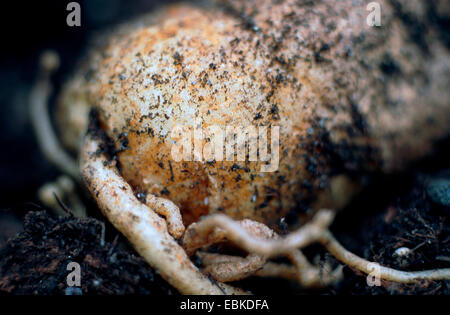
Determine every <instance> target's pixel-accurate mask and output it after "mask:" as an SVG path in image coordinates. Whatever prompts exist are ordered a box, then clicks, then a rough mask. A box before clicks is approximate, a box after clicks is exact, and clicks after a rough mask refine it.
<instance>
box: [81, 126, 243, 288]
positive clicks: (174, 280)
mask: <svg viewBox="0 0 450 315" xmlns="http://www.w3.org/2000/svg"><path fill="white" fill-rule="evenodd" d="M99 144H100V143H99V140H97V139H94V138H93V137H92V136H91V135H87V136H86V138H85V141H84V144H83V148H82V156H81V167H82V174H83V179H84V181H85V183H86V185H87V187H88V188H89V190H90V192H91V194H92V196H94V198H95V199H96V201H97V203H98V205H99V207H100V209H101V210H102V212H103V214H104V215H105V216H106V217H107V218H108V220H109V221H110V222H111V223H112V224H113V225H114V226H115V227H116V228H117V229H118V230H119V231H120V232H121V233H123V234H124V235H125V236H126V237H127V238H128V240H129V241H130V242H131V243H132V244H133V246H134V247H135V249H136V251H137V252H138V253H139V254H140V255H141V256H142V257H143V258H144V259H145V260H146V261H147V262H148V263H149V264H150V265H151V266H152V267H154V268H156V269H157V270H158V271H159V272H160V273H161V276H162V277H163V278H164V279H166V280H167V281H168V282H169V283H170V284H171V285H173V286H174V287H175V288H177V289H178V290H179V291H180V292H181V293H183V294H224V293H225V294H241V293H245V292H243V291H241V290H239V289H236V288H233V287H231V286H229V285H226V284H218V283H214V282H212V281H211V280H210V279H208V278H207V277H206V276H204V275H203V274H202V273H201V272H200V271H199V270H198V269H197V267H195V266H194V265H193V264H192V262H191V261H190V260H189V257H188V256H187V255H186V253H185V252H184V250H183V248H181V247H180V245H178V243H177V242H176V241H175V239H174V238H173V237H172V236H171V235H170V234H169V233H168V230H167V224H166V222H165V220H164V219H163V218H161V217H160V216H158V214H156V213H155V212H154V211H152V210H151V209H150V208H149V207H148V206H146V205H145V204H143V203H141V202H140V201H139V200H138V199H137V198H136V197H135V196H134V193H133V191H132V188H131V187H130V185H129V184H128V183H126V182H125V181H124V179H123V178H122V177H121V176H120V175H119V174H118V172H117V168H116V167H115V166H113V165H109V164H108V161H107V159H106V157H105V155H104V154H103V153H101V152H100V151H99Z"/></svg>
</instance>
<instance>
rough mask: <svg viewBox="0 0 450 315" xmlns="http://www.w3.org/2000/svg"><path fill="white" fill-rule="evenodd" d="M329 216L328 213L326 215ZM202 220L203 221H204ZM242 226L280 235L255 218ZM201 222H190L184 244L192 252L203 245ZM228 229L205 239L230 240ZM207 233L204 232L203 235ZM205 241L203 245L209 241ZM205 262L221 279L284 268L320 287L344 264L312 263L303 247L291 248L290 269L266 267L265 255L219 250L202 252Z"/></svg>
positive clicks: (261, 234) (261, 235)
mask: <svg viewBox="0 0 450 315" xmlns="http://www.w3.org/2000/svg"><path fill="white" fill-rule="evenodd" d="M323 218H324V219H326V217H325V216H324V217H323ZM203 222H204V221H202V222H201V223H200V224H203ZM237 223H238V224H239V225H240V227H241V228H242V229H244V230H245V231H246V232H248V233H250V234H251V235H252V236H253V237H256V238H257V239H260V240H261V239H266V240H270V239H279V236H278V235H277V234H276V233H275V232H274V231H273V230H271V229H270V228H268V227H267V226H265V225H264V224H262V223H259V222H255V221H252V220H248V219H245V220H242V221H239V222H237ZM198 230H199V223H194V224H192V225H190V226H189V228H188V230H187V233H186V234H185V237H184V239H183V246H184V248H185V249H186V250H187V252H188V253H193V252H194V251H195V250H196V249H197V248H199V247H203V246H202V236H201V235H198V234H197V232H198ZM227 235H228V234H227V231H226V230H222V229H220V228H216V229H214V230H213V231H212V232H211V233H210V234H209V235H208V236H207V238H206V241H205V243H207V245H211V244H213V243H218V242H221V241H224V240H226V238H227ZM203 236H204V235H203ZM205 243H203V245H204V244H205ZM197 255H198V256H199V257H200V258H201V260H202V263H203V265H205V267H204V269H203V271H204V272H205V273H207V274H209V275H211V276H212V277H213V278H214V279H216V280H217V281H222V282H229V281H236V280H241V279H244V278H246V277H249V276H252V275H257V274H258V271H260V270H262V271H261V272H259V275H262V274H263V273H264V272H266V273H267V272H271V273H276V272H281V273H282V276H286V275H288V276H289V278H292V277H294V278H295V280H297V281H298V282H299V283H300V284H301V285H302V286H303V287H309V288H317V287H325V286H327V285H329V284H331V283H334V282H336V281H338V280H340V279H341V278H342V268H337V269H336V270H334V271H332V270H331V267H329V266H326V267H328V268H318V267H316V266H313V265H311V264H310V263H309V262H308V260H307V259H306V257H305V256H304V255H303V254H302V252H301V251H300V250H296V249H295V250H291V251H289V252H288V253H287V256H288V257H289V259H290V260H291V261H292V262H293V264H294V266H293V267H291V268H292V270H287V265H283V266H281V265H280V266H277V265H276V264H273V263H268V264H270V266H271V267H270V268H269V269H267V268H266V269H264V266H265V264H266V261H267V258H266V257H264V256H263V255H256V254H252V253H251V254H249V255H248V256H247V257H245V258H242V257H236V256H228V255H219V254H209V253H203V252H200V253H198V254H197Z"/></svg>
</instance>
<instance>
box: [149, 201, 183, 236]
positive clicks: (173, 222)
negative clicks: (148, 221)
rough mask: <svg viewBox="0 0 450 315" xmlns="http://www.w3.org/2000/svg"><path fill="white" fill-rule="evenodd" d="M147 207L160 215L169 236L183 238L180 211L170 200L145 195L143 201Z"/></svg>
mask: <svg viewBox="0 0 450 315" xmlns="http://www.w3.org/2000/svg"><path fill="white" fill-rule="evenodd" d="M145 203H146V205H147V207H149V208H150V209H152V210H154V211H155V212H156V213H158V214H159V215H162V216H163V217H164V218H165V219H166V222H167V229H168V230H169V233H170V235H172V236H173V237H174V238H176V239H178V238H181V236H183V233H184V230H185V227H184V224H183V218H182V217H181V212H180V209H179V208H178V207H177V206H176V205H175V204H174V203H173V202H172V201H170V200H168V199H164V198H160V197H156V196H154V195H147V196H146V201H145Z"/></svg>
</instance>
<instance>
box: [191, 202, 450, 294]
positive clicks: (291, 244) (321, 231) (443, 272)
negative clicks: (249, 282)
mask: <svg viewBox="0 0 450 315" xmlns="http://www.w3.org/2000/svg"><path fill="white" fill-rule="evenodd" d="M333 218H334V214H333V212H332V211H330V210H321V211H319V212H318V213H317V214H316V215H315V216H314V218H313V219H312V220H311V221H310V223H308V224H306V225H304V226H303V227H301V228H300V229H298V230H297V231H295V232H293V233H291V234H289V235H288V236H286V237H284V238H272V239H262V238H259V237H255V235H254V234H253V233H249V232H248V230H247V229H245V228H243V227H242V226H241V224H240V223H239V222H237V221H234V220H232V219H231V218H229V217H227V216H225V215H221V214H214V215H210V216H208V217H205V218H204V219H203V220H201V221H200V222H197V223H195V225H194V224H192V225H191V226H189V227H188V229H187V230H186V233H185V237H184V239H183V246H184V248H185V249H186V250H187V252H189V253H191V254H192V253H194V252H195V251H196V250H197V249H198V248H200V247H202V246H203V245H202V244H210V243H211V241H212V240H217V239H218V235H219V236H220V237H221V238H227V239H228V240H230V241H232V242H233V243H234V244H236V245H237V246H239V247H240V248H242V249H245V250H246V251H248V252H249V253H252V254H257V255H261V256H263V257H266V258H270V257H276V256H280V255H283V254H284V255H287V256H288V257H289V258H290V259H291V260H292V261H293V262H294V265H295V266H296V270H297V272H299V277H298V278H299V280H300V282H301V283H302V284H305V285H307V286H311V285H316V284H317V285H320V283H317V281H318V280H319V281H320V282H322V283H331V282H334V281H336V280H338V279H339V278H340V277H341V276H342V270H341V269H340V268H338V269H336V270H335V271H331V272H326V273H325V274H326V276H325V277H324V276H323V275H322V276H320V275H318V274H317V272H318V270H317V268H315V267H312V266H311V265H310V264H309V262H308V261H307V259H306V257H304V256H303V254H301V252H300V251H298V249H300V248H303V247H305V246H308V245H310V244H312V243H320V244H322V245H323V246H324V247H325V248H326V249H327V250H328V251H329V252H330V253H331V254H332V255H333V256H334V257H336V258H337V259H338V260H339V261H341V262H342V263H344V264H346V265H348V266H349V267H351V268H354V269H357V270H359V271H362V272H364V273H366V274H373V275H374V276H376V277H378V278H379V279H381V280H388V281H395V282H402V283H414V282H417V281H418V280H450V269H449V268H447V269H435V270H426V271H415V272H406V271H399V270H395V269H392V268H387V267H384V266H381V265H379V264H377V263H373V262H370V261H367V260H365V259H363V258H360V257H358V256H356V255H355V254H353V253H351V252H349V251H348V250H346V249H345V248H344V247H342V245H341V244H339V242H338V241H337V240H336V239H335V238H334V237H333V235H332V234H331V233H330V232H329V230H328V226H329V225H330V224H331V222H332V220H333ZM270 266H271V267H270V269H269V270H267V269H266V270H265V271H259V274H261V273H263V272H265V273H274V272H275V271H279V272H280V273H283V274H285V275H286V274H289V275H292V273H291V272H290V271H287V270H286V268H284V267H283V269H278V270H275V267H274V266H273V265H270ZM262 270H264V269H262Z"/></svg>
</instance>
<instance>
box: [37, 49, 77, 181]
mask: <svg viewBox="0 0 450 315" xmlns="http://www.w3.org/2000/svg"><path fill="white" fill-rule="evenodd" d="M58 66H59V59H58V55H57V54H56V53H55V52H51V51H47V52H45V53H43V54H42V56H41V60H40V68H41V69H40V73H39V77H38V78H37V80H36V82H35V84H34V86H33V88H32V90H31V92H30V101H29V103H30V118H31V123H32V125H33V128H34V131H35V134H36V137H37V141H38V143H39V146H40V148H41V150H42V152H43V153H44V155H45V157H46V158H47V159H48V160H49V161H50V162H52V163H53V164H55V165H56V166H57V167H58V168H59V169H60V170H61V171H62V172H64V173H66V174H69V175H70V176H72V177H73V178H75V179H77V180H79V178H80V173H79V169H78V166H77V163H76V162H75V160H74V159H73V158H72V157H71V156H70V155H68V154H67V152H66V151H65V150H64V149H63V148H62V147H61V145H60V144H59V141H58V138H57V136H56V135H55V133H54V131H53V128H52V124H51V121H50V118H49V113H48V99H49V97H50V95H51V92H52V85H51V84H50V76H51V74H52V73H53V72H54V71H55V70H56V69H57V68H58Z"/></svg>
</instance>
